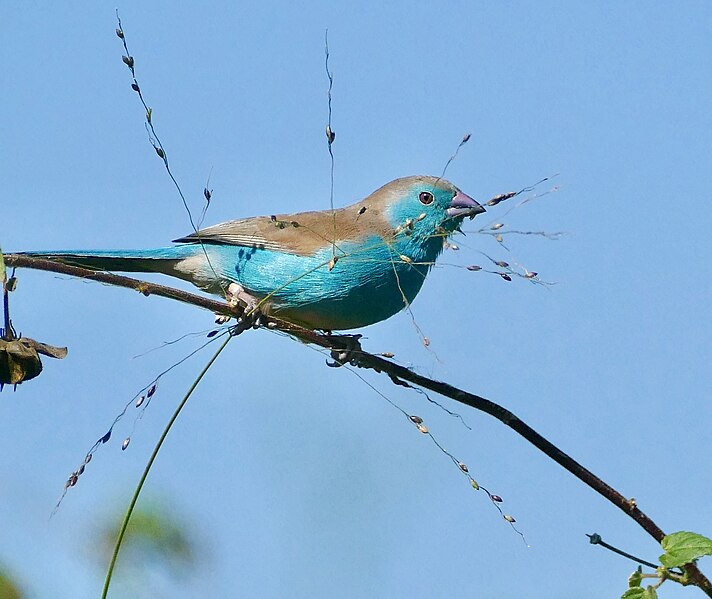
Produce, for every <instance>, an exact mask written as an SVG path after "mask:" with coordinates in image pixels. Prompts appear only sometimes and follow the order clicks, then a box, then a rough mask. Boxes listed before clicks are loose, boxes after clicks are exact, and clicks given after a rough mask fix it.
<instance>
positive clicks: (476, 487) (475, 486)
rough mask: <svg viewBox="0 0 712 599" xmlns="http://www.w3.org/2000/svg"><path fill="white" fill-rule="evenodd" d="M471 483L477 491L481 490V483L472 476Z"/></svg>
mask: <svg viewBox="0 0 712 599" xmlns="http://www.w3.org/2000/svg"><path fill="white" fill-rule="evenodd" d="M470 485H471V486H472V488H473V489H474V490H475V491H479V490H480V485H478V484H477V481H476V480H475V479H474V478H471V479H470Z"/></svg>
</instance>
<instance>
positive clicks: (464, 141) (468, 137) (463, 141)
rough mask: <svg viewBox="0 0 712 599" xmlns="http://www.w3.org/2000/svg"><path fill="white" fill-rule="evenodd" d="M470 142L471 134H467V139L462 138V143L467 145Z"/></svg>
mask: <svg viewBox="0 0 712 599" xmlns="http://www.w3.org/2000/svg"><path fill="white" fill-rule="evenodd" d="M468 141H470V134H469V133H468V134H466V135H465V137H463V138H462V143H464V144H466V143H467V142H468Z"/></svg>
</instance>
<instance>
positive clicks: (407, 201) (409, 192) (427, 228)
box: [374, 176, 485, 238]
mask: <svg viewBox="0 0 712 599" xmlns="http://www.w3.org/2000/svg"><path fill="white" fill-rule="evenodd" d="M376 194H378V195H379V196H381V197H382V198H383V200H384V203H385V206H384V215H385V217H386V218H387V220H388V222H389V224H390V225H391V226H392V227H393V229H394V231H396V232H398V233H400V232H404V233H406V234H407V235H409V236H412V237H420V238H426V237H431V236H434V235H436V236H437V235H439V236H441V237H442V236H447V235H449V234H450V233H452V232H453V231H455V230H456V229H457V228H458V227H459V226H460V224H461V223H462V221H463V219H464V218H465V217H470V218H473V217H474V216H476V215H477V214H480V213H482V212H484V211H485V209H484V208H483V207H482V206H481V205H480V204H478V203H477V202H476V201H475V200H473V199H472V198H471V197H469V196H467V195H465V194H464V193H462V192H461V191H460V190H459V189H458V188H457V187H455V186H454V185H453V184H452V183H450V182H449V181H446V180H445V179H442V178H440V177H429V176H415V177H404V178H402V179H396V180H395V181H391V182H390V183H388V184H386V185H384V186H383V187H382V188H381V189H379V190H378V192H376ZM376 194H374V195H376Z"/></svg>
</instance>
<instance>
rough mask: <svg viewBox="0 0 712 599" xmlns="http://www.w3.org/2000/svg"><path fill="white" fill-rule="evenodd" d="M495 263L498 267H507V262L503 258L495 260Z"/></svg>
mask: <svg viewBox="0 0 712 599" xmlns="http://www.w3.org/2000/svg"><path fill="white" fill-rule="evenodd" d="M495 264H496V265H497V266H499V267H500V268H509V262H505V261H504V260H497V261H496V262H495Z"/></svg>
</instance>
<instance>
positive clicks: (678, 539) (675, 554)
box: [660, 531, 712, 568]
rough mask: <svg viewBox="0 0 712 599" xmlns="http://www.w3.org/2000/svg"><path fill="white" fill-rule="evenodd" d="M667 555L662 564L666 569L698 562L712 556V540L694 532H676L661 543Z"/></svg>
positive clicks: (661, 557) (661, 560)
mask: <svg viewBox="0 0 712 599" xmlns="http://www.w3.org/2000/svg"><path fill="white" fill-rule="evenodd" d="M660 544H661V545H662V547H663V549H664V550H665V553H663V555H661V556H660V563H661V564H662V565H663V566H665V567H666V568H675V567H676V566H682V565H683V564H687V563H689V562H691V561H694V560H696V559H697V558H699V557H702V556H703V555H712V539H708V538H707V537H703V536H702V535H698V534H697V533H694V532H684V531H681V532H674V533H672V534H670V535H667V536H666V537H665V538H664V539H663V540H662V541H661V543H660Z"/></svg>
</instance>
